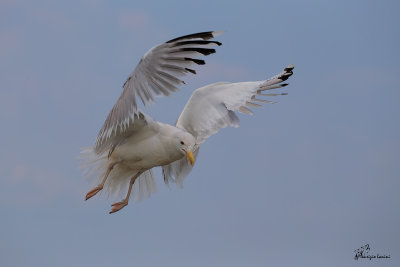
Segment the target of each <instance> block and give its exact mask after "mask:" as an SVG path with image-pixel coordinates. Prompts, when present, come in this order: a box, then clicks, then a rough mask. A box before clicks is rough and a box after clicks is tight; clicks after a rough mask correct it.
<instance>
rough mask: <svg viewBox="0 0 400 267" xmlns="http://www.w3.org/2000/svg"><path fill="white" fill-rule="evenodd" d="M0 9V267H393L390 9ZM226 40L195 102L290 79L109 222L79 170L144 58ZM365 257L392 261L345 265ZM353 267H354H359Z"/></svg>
mask: <svg viewBox="0 0 400 267" xmlns="http://www.w3.org/2000/svg"><path fill="white" fill-rule="evenodd" d="M137 2H138V1H94V0H86V1H62V2H61V1H14V0H1V1H0V122H1V125H2V126H1V133H0V135H1V138H0V147H1V153H0V177H1V178H0V209H1V217H0V265H1V266H174V267H176V266H230V267H232V266H260V267H261V266H399V264H400V260H399V259H400V243H399V240H400V230H399V229H400V228H399V225H400V210H399V203H400V194H399V189H400V179H399V174H400V164H399V163H400V162H399V160H400V152H399V151H400V138H399V137H400V119H399V118H400V116H399V99H400V90H399V84H400V78H399V74H400V67H399V61H400V60H399V59H400V58H399V52H398V48H399V47H400V38H399V33H400V32H399V25H400V16H399V12H398V11H399V8H400V5H399V2H398V1H291V0H288V1H218V2H214V1H193V2H192V1H158V2H153V1H142V2H141V3H137ZM207 30H226V32H225V33H224V34H223V35H221V36H220V37H219V38H218V40H220V41H221V42H222V43H223V46H222V47H220V48H218V51H217V53H216V54H214V55H212V56H209V57H207V58H206V61H207V65H205V66H203V67H201V68H197V72H198V74H197V75H196V76H192V77H188V78H186V79H185V80H186V82H187V85H186V86H184V87H182V88H181V89H182V90H181V92H179V93H177V94H174V95H173V96H172V97H170V98H162V99H161V98H160V99H158V101H157V104H156V105H152V106H150V108H149V109H147V112H148V113H149V114H150V115H151V116H153V117H154V118H156V119H157V120H160V121H163V122H168V123H174V122H175V120H176V118H177V116H178V115H179V113H180V111H181V109H182V108H183V106H184V104H185V102H186V100H187V99H188V98H189V96H190V94H191V93H192V92H193V90H194V89H196V88H198V87H200V86H203V85H205V84H209V83H213V82H217V81H233V82H235V81H248V80H260V79H264V78H267V77H270V76H271V75H274V74H276V73H278V72H280V71H281V69H282V68H284V67H285V66H287V65H288V64H291V63H293V64H295V66H296V68H295V75H294V76H293V77H292V78H291V80H290V86H288V87H286V88H285V90H282V91H284V92H289V95H288V96H282V97H280V98H278V99H274V100H278V102H279V103H278V104H275V105H267V106H266V107H265V108H263V109H260V110H256V112H255V115H254V116H245V115H242V116H240V118H241V127H240V128H239V129H233V128H230V129H224V130H222V131H221V132H220V133H219V134H218V135H215V136H213V137H211V138H210V139H209V140H208V141H207V142H206V143H205V144H204V145H203V146H202V149H201V152H200V155H199V158H198V160H197V162H196V166H195V168H194V169H193V171H192V173H191V174H190V175H189V177H188V178H187V179H186V181H185V185H184V186H185V188H184V189H183V190H180V189H179V188H177V187H175V186H172V187H171V189H168V188H166V187H165V186H164V185H163V183H162V177H161V173H160V171H156V172H155V174H156V180H157V184H158V192H157V193H156V194H155V195H154V196H152V197H151V198H149V199H146V200H144V201H142V202H140V203H137V204H134V203H133V202H132V203H131V204H130V205H129V206H127V207H126V208H124V209H123V210H122V211H120V212H118V213H116V214H113V215H109V214H108V211H109V210H110V205H111V204H112V203H113V199H107V198H106V197H105V196H104V195H102V196H100V197H98V196H96V197H94V198H93V199H91V200H90V201H88V202H85V201H83V198H84V195H85V194H86V192H87V191H88V190H89V189H90V188H91V185H89V184H88V183H87V182H86V181H85V180H84V179H83V175H82V173H81V172H80V171H79V169H78V160H77V155H78V154H79V151H80V148H81V147H85V146H89V145H92V144H93V142H94V140H95V137H96V135H97V133H98V130H99V128H100V127H101V125H102V123H103V122H104V120H105V117H106V116H107V114H108V112H109V110H110V109H111V107H112V106H113V104H114V102H115V101H116V99H117V98H118V97H119V94H120V93H121V86H122V84H123V82H124V81H125V79H126V77H127V76H128V75H129V73H130V72H131V71H132V70H133V68H134V67H135V66H136V63H137V62H138V61H139V59H140V58H141V57H142V55H143V54H144V53H145V52H146V51H147V50H148V49H149V48H151V47H152V46H154V45H156V44H158V43H161V42H164V41H166V40H169V39H172V38H174V37H177V36H180V35H184V34H189V33H194V32H199V31H207ZM367 243H368V244H370V247H371V251H370V254H377V253H379V254H390V255H391V257H392V258H391V259H380V260H378V259H375V260H371V261H369V260H366V259H360V260H359V261H355V260H354V259H353V256H354V252H353V251H354V250H355V249H357V248H359V247H361V246H363V245H365V244H367ZM360 261H361V262H360Z"/></svg>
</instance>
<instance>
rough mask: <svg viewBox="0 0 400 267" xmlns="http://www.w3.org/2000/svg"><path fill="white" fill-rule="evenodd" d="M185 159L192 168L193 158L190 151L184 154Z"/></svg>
mask: <svg viewBox="0 0 400 267" xmlns="http://www.w3.org/2000/svg"><path fill="white" fill-rule="evenodd" d="M186 157H187V158H188V159H189V161H190V164H192V166H193V164H194V157H193V153H192V151H189V152H186Z"/></svg>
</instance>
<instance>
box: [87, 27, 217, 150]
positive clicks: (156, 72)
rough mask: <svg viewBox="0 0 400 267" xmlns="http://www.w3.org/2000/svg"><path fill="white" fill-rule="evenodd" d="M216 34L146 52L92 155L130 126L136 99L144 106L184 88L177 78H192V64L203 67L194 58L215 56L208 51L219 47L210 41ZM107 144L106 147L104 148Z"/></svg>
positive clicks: (192, 37) (192, 36)
mask: <svg viewBox="0 0 400 267" xmlns="http://www.w3.org/2000/svg"><path fill="white" fill-rule="evenodd" d="M218 34H220V32H213V31H210V32H201V33H195V34H190V35H185V36H182V37H178V38H175V39H172V40H170V41H168V42H165V43H163V44H160V45H157V46H155V47H153V48H152V49H150V50H149V51H148V52H147V53H146V54H145V55H144V56H143V58H142V59H141V60H140V62H139V64H138V65H137V66H136V68H135V70H134V71H133V72H132V73H131V74H130V75H129V77H128V78H127V79H126V81H125V83H124V85H123V88H124V90H123V92H122V94H121V96H120V97H119V99H118V101H117V103H116V104H115V105H114V107H113V108H112V110H111V111H110V113H109V114H108V117H107V119H106V121H105V122H104V125H103V127H102V128H101V130H100V132H99V134H98V136H97V140H96V143H95V151H96V153H100V151H104V150H105V147H108V146H109V144H110V143H113V140H109V139H113V138H117V139H118V137H115V135H117V133H123V132H124V130H125V129H126V128H127V127H128V126H129V124H130V123H131V122H133V119H134V114H137V113H138V112H139V110H138V106H137V98H140V99H141V101H142V102H143V104H144V105H146V104H147V103H149V102H153V101H154V98H155V96H157V95H165V96H168V95H170V93H171V92H175V91H177V90H178V89H177V88H176V86H178V85H181V84H184V81H182V80H180V79H179V78H178V77H180V76H183V75H185V74H187V73H193V74H196V71H195V70H193V69H190V68H189V67H190V66H191V65H193V64H197V65H203V64H205V62H204V60H202V59H197V58H196V57H198V56H201V55H204V56H207V55H210V54H213V53H215V49H213V48H211V47H213V46H215V45H218V46H220V45H221V43H220V42H217V41H210V39H212V38H214V37H216V36H217V35H218ZM106 144H107V145H106Z"/></svg>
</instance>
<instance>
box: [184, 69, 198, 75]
mask: <svg viewBox="0 0 400 267" xmlns="http://www.w3.org/2000/svg"><path fill="white" fill-rule="evenodd" d="M185 70H187V71H188V72H191V73H193V74H196V71H195V70H192V69H189V68H185Z"/></svg>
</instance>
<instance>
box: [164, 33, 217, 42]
mask: <svg viewBox="0 0 400 267" xmlns="http://www.w3.org/2000/svg"><path fill="white" fill-rule="evenodd" d="M219 34H220V32H216V31H208V32H198V33H192V34H188V35H184V36H180V37H177V38H174V39H172V40H169V41H167V42H166V43H173V42H176V41H179V40H184V39H194V38H201V39H203V40H209V39H211V38H214V37H215V36H217V35H219Z"/></svg>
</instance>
